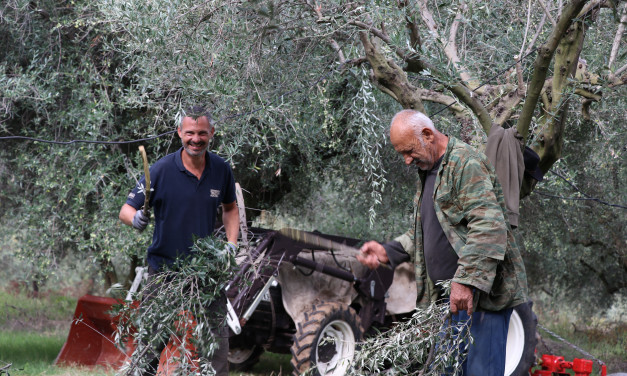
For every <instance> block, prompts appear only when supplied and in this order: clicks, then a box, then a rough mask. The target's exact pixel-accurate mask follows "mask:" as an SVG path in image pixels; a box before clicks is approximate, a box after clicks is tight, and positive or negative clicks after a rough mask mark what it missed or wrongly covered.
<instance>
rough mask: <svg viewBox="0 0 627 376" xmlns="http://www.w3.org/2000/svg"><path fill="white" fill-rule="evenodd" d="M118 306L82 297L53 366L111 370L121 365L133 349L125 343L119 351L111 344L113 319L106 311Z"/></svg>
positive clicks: (99, 298)
mask: <svg viewBox="0 0 627 376" xmlns="http://www.w3.org/2000/svg"><path fill="white" fill-rule="evenodd" d="M119 303H120V301H118V300H116V299H113V298H105V297H101V296H92V295H84V296H82V297H81V298H80V299H79V300H78V303H77V304H76V310H75V311H74V319H73V320H72V325H71V327H70V333H69V334H68V338H67V341H65V344H64V345H63V347H62V348H61V351H60V352H59V355H57V359H56V360H55V361H54V363H55V364H59V365H77V364H78V365H84V366H90V367H93V366H105V367H113V368H118V367H120V366H121V365H123V364H124V362H125V361H126V359H127V358H128V356H130V355H131V354H132V353H133V350H134V349H135V346H134V344H133V343H127V344H126V348H125V350H122V349H119V348H118V347H117V346H116V344H115V339H114V332H115V329H116V325H115V322H116V320H115V318H114V317H112V316H111V315H110V314H109V312H110V311H111V309H112V307H113V306H114V305H115V304H119Z"/></svg>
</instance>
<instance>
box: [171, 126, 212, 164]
mask: <svg viewBox="0 0 627 376" xmlns="http://www.w3.org/2000/svg"><path fill="white" fill-rule="evenodd" d="M214 131H215V129H214V128H213V126H211V124H209V120H208V119H207V117H205V116H203V117H199V118H198V119H194V118H191V117H184V118H183V121H182V122H181V127H180V128H179V129H178V134H179V137H180V138H181V143H182V144H183V148H184V149H185V152H186V153H187V154H188V155H189V156H190V157H199V156H203V155H205V152H206V151H207V148H208V147H209V140H211V137H213V133H214Z"/></svg>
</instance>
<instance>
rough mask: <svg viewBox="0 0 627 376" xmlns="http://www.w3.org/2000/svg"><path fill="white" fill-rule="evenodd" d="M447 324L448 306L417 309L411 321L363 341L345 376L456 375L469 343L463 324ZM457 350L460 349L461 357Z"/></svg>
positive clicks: (467, 328) (448, 318)
mask: <svg viewBox="0 0 627 376" xmlns="http://www.w3.org/2000/svg"><path fill="white" fill-rule="evenodd" d="M447 320H450V314H449V304H448V303H442V304H437V305H436V304H432V305H431V306H429V307H427V308H425V309H418V310H417V311H416V312H415V313H414V314H413V315H412V317H411V319H409V320H407V321H405V322H402V323H399V324H397V325H396V326H394V327H393V328H392V329H391V330H389V331H387V332H384V333H383V334H380V335H376V336H372V337H370V338H369V339H367V340H366V341H365V342H364V344H363V345H362V347H361V348H360V351H359V352H358V353H357V354H356V356H355V359H354V362H353V367H352V369H351V370H350V371H349V372H348V374H349V375H441V374H444V373H446V374H457V373H458V372H460V371H461V364H462V362H463V361H464V359H465V355H463V354H465V351H466V350H467V346H468V345H469V343H470V341H472V339H471V338H470V335H469V326H468V325H467V324H462V323H458V324H456V325H452V326H450V325H448V324H446V321H447ZM443 326H447V327H446V329H443ZM459 349H464V350H462V354H461V355H460V352H459Z"/></svg>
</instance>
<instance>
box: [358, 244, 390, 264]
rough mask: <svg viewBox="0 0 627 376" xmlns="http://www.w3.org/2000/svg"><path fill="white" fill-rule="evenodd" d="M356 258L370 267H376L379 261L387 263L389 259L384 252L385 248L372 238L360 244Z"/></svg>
mask: <svg viewBox="0 0 627 376" xmlns="http://www.w3.org/2000/svg"><path fill="white" fill-rule="evenodd" d="M357 260H359V262H361V263H362V264H364V265H365V266H367V267H369V268H370V269H376V268H378V267H379V264H380V263H387V262H389V261H390V260H389V259H388V255H387V253H385V248H383V246H382V245H381V244H379V243H377V242H375V241H372V240H371V241H369V242H367V243H365V244H364V245H362V246H361V249H360V253H359V254H358V255H357Z"/></svg>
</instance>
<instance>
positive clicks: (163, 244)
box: [126, 148, 235, 270]
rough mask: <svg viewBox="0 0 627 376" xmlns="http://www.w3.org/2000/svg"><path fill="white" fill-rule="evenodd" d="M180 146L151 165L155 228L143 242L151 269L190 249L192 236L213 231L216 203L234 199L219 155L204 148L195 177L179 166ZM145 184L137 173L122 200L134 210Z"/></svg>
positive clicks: (228, 174) (232, 182) (140, 201)
mask: <svg viewBox="0 0 627 376" xmlns="http://www.w3.org/2000/svg"><path fill="white" fill-rule="evenodd" d="M182 151H183V148H181V149H179V150H178V151H177V152H175V153H172V154H168V155H166V156H165V157H163V158H161V159H160V160H158V161H157V162H156V163H155V164H154V165H153V166H152V167H151V168H150V185H151V186H150V188H151V193H150V208H151V213H152V216H153V218H154V223H155V232H154V233H153V235H152V244H151V245H150V247H149V248H148V265H150V266H151V267H152V268H154V269H155V270H160V268H161V266H162V265H163V264H168V265H170V264H172V263H173V262H174V260H175V259H176V258H177V257H180V256H184V255H187V254H189V253H190V248H191V246H192V245H193V237H194V236H196V237H206V236H208V235H210V234H211V233H212V232H213V229H214V227H215V220H216V217H217V210H218V206H220V205H221V204H222V203H225V204H228V203H232V202H234V201H235V180H234V179H233V171H231V167H230V166H229V165H228V163H226V161H225V160H224V159H222V158H220V157H218V156H217V155H215V154H212V153H209V152H207V153H206V155H205V160H206V161H207V162H206V163H205V170H204V171H203V173H202V175H201V177H200V179H198V178H197V177H196V176H195V175H194V174H192V173H191V172H189V171H187V170H186V169H185V167H184V166H183V161H182V160H181V152H182ZM144 184H145V178H144V177H142V179H141V180H140V182H139V184H138V185H137V186H136V187H135V188H134V189H133V190H132V191H131V192H130V193H129V195H128V198H127V200H126V203H127V204H129V205H131V206H132V207H134V208H135V209H138V210H139V209H140V208H141V207H142V206H143V205H144V199H145V196H144V190H143V187H144Z"/></svg>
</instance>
